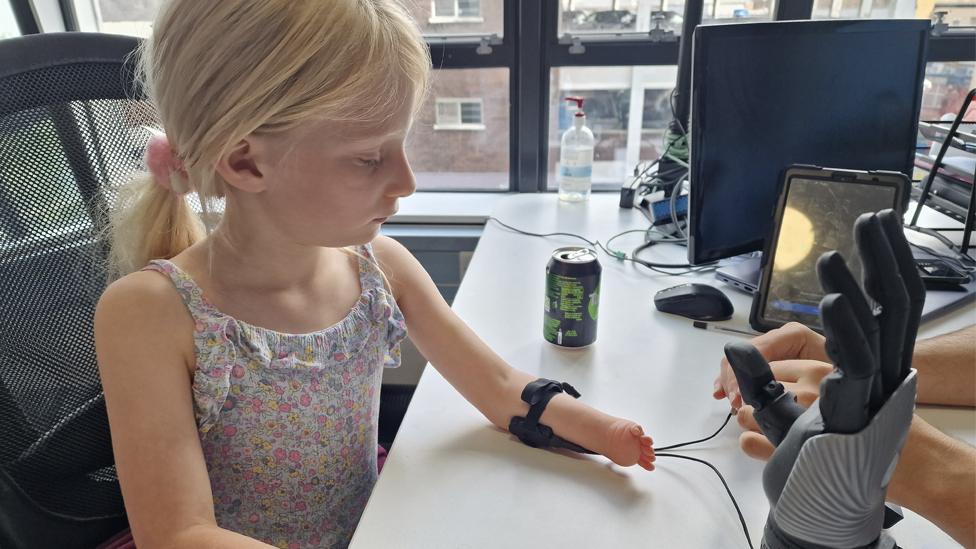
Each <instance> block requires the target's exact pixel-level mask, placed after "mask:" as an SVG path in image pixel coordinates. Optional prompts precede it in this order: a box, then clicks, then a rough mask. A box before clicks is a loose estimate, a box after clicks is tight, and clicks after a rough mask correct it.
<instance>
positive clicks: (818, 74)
mask: <svg viewBox="0 0 976 549" xmlns="http://www.w3.org/2000/svg"><path fill="white" fill-rule="evenodd" d="M928 29H929V22H928V21H925V20H892V21H782V22H771V23H745V24H732V25H709V26H701V27H698V28H697V29H696V30H695V35H694V48H693V52H692V106H691V120H690V126H691V135H690V137H691V156H690V175H689V179H690V182H691V214H690V226H689V243H688V256H689V261H690V262H691V263H696V264H698V263H703V262H707V261H712V260H715V259H721V258H723V257H730V256H733V255H737V254H741V253H745V252H750V251H753V250H760V249H762V244H763V239H764V238H766V237H767V236H768V233H769V231H770V222H771V221H772V215H773V210H774V209H775V206H776V199H777V197H778V193H779V188H780V185H781V181H780V180H781V178H782V174H783V172H784V171H785V169H786V168H787V167H788V166H790V165H791V164H810V165H819V166H829V167H832V168H842V169H855V170H891V171H898V172H902V173H905V174H909V175H910V174H911V172H912V162H913V154H914V148H915V136H916V132H917V131H918V115H919V108H920V105H921V93H922V79H923V77H924V70H925V48H926V44H927V42H926V40H927V36H928ZM906 200H907V193H906ZM824 215H829V212H824Z"/></svg>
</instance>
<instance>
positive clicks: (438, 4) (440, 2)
mask: <svg viewBox="0 0 976 549" xmlns="http://www.w3.org/2000/svg"><path fill="white" fill-rule="evenodd" d="M454 7H455V0H434V15H436V16H438V17H454V16H455V15H456V14H455V13H454Z"/></svg>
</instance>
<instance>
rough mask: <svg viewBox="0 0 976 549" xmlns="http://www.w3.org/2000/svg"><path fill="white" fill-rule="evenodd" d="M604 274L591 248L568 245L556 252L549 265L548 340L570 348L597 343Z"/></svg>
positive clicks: (545, 329) (546, 310)
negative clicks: (597, 322)
mask: <svg viewBox="0 0 976 549" xmlns="http://www.w3.org/2000/svg"><path fill="white" fill-rule="evenodd" d="M602 271H603V268H602V267H601V266H600V261H599V260H598V259H597V256H596V252H595V251H593V250H591V249H589V248H583V247H580V246H568V247H565V248H559V249H558V250H556V251H554V252H552V257H550V258H549V263H548V264H547V265H546V300H545V315H544V324H543V328H542V335H543V337H544V338H545V339H546V341H548V342H549V343H552V344H554V345H559V346H560V347H569V348H580V347H586V346H587V345H591V344H592V343H593V342H594V341H596V320H597V316H598V314H599V308H600V273H601V272H602Z"/></svg>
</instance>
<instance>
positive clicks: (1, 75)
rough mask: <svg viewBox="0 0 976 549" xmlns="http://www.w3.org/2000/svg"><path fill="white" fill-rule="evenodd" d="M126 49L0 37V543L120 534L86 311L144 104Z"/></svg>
mask: <svg viewBox="0 0 976 549" xmlns="http://www.w3.org/2000/svg"><path fill="white" fill-rule="evenodd" d="M137 45H138V40H137V39H135V38H130V37H122V36H113V35H103V34H87V33H54V34H41V35H32V36H26V37H23V38H14V39H10V40H3V41H0V280H2V285H0V547H3V548H5V549H6V548H19V547H32V548H34V547H58V548H72V547H93V546H95V545H97V544H98V542H100V541H102V540H104V539H106V538H108V537H110V536H111V535H112V534H113V533H115V532H118V531H119V530H121V529H124V528H125V526H126V520H125V513H124V508H123V505H122V496H121V493H120V491H119V485H118V479H117V477H116V474H115V466H114V460H113V457H112V447H111V440H110V437H109V428H108V420H107V417H106V413H105V400H104V395H103V393H102V387H101V383H100V380H99V375H98V368H97V364H96V361H95V348H94V338H93V313H94V310H95V304H96V303H97V301H98V298H99V296H100V295H101V293H102V291H103V290H104V288H105V285H106V279H105V275H104V274H103V273H104V270H103V265H104V260H105V258H106V255H107V251H108V250H107V245H106V244H105V241H104V239H102V238H101V237H100V234H101V231H102V230H103V228H104V227H105V224H106V222H107V215H106V207H107V205H109V204H111V203H112V202H113V200H114V196H115V190H116V189H117V188H118V187H119V186H120V185H121V184H123V183H125V182H126V181H127V180H128V178H129V177H130V176H131V174H132V171H133V170H134V169H137V168H139V167H140V166H141V163H142V160H141V159H142V152H143V150H144V148H145V144H146V141H147V139H148V132H147V130H146V127H158V123H157V115H156V112H155V110H154V108H153V107H152V106H151V105H150V104H149V103H148V102H147V101H146V100H145V99H144V95H143V94H142V91H141V89H140V88H139V86H138V84H137V83H136V82H135V81H134V70H133V68H134V64H135V55H132V52H133V50H134V49H135V48H136V47H137Z"/></svg>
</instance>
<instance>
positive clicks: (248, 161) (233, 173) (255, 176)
mask: <svg viewBox="0 0 976 549" xmlns="http://www.w3.org/2000/svg"><path fill="white" fill-rule="evenodd" d="M266 162H267V159H266V158H264V151H263V150H262V147H261V145H260V143H259V142H258V141H257V140H256V139H251V138H247V139H242V140H241V141H239V142H238V143H237V144H236V145H234V146H233V147H231V149H230V150H229V151H228V152H227V153H225V154H224V155H223V156H221V157H220V159H219V160H218V161H217V166H216V169H217V173H219V174H220V176H221V177H222V178H223V179H224V181H226V182H227V184H228V185H231V186H233V187H235V188H237V189H240V190H242V191H244V192H246V193H259V192H263V191H265V190H267V179H266V178H265V176H264V173H263V171H262V169H261V168H259V166H264V165H266Z"/></svg>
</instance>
